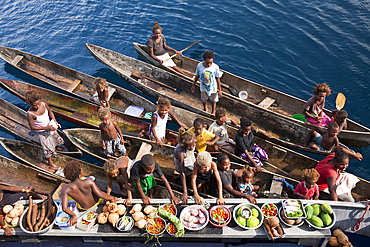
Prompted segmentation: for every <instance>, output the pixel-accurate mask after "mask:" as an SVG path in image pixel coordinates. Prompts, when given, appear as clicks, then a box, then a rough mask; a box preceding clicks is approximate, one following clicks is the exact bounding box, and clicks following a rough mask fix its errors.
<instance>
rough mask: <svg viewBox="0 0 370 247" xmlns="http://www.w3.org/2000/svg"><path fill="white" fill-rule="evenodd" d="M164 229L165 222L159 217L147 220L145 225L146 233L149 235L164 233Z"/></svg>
mask: <svg viewBox="0 0 370 247" xmlns="http://www.w3.org/2000/svg"><path fill="white" fill-rule="evenodd" d="M165 227H166V222H165V221H164V219H162V218H159V217H154V218H152V219H150V220H148V222H147V224H146V231H147V232H148V233H149V234H151V235H155V236H157V235H160V234H162V233H163V232H164V230H165Z"/></svg>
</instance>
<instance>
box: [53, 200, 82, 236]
mask: <svg viewBox="0 0 370 247" xmlns="http://www.w3.org/2000/svg"><path fill="white" fill-rule="evenodd" d="M68 208H69V209H70V210H71V211H72V212H73V213H74V214H75V215H76V216H77V217H78V215H79V211H78V208H77V204H76V202H74V201H69V202H68ZM61 213H65V212H64V211H63V210H62V203H60V204H59V207H58V212H57V217H56V218H55V219H56V220H55V225H57V226H59V228H60V230H73V229H75V228H76V224H75V225H74V226H71V225H70V224H69V223H68V220H67V222H66V223H62V224H59V222H58V221H57V218H58V215H59V214H61ZM65 214H66V213H65Z"/></svg>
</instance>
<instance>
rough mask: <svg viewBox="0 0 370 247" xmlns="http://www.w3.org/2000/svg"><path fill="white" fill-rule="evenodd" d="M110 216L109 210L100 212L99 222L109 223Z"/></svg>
mask: <svg viewBox="0 0 370 247" xmlns="http://www.w3.org/2000/svg"><path fill="white" fill-rule="evenodd" d="M108 216H109V213H108V212H105V213H100V214H99V215H98V223H99V224H105V223H107V221H108Z"/></svg>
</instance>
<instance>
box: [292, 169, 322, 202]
mask: <svg viewBox="0 0 370 247" xmlns="http://www.w3.org/2000/svg"><path fill="white" fill-rule="evenodd" d="M319 177H320V174H319V173H318V172H317V171H316V170H315V169H314V168H312V169H304V170H303V173H302V178H303V181H302V182H300V183H299V184H298V185H297V188H296V189H295V190H294V195H296V196H297V197H298V198H299V199H306V200H319V193H320V192H319V186H318V185H317V184H316V182H317V180H319Z"/></svg>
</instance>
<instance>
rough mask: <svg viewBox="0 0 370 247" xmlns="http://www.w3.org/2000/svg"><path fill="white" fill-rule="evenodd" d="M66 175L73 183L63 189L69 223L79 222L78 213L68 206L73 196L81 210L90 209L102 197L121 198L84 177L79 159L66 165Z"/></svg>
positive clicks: (108, 198)
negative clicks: (109, 193) (106, 191)
mask: <svg viewBox="0 0 370 247" xmlns="http://www.w3.org/2000/svg"><path fill="white" fill-rule="evenodd" d="M64 176H65V178H66V179H69V180H71V183H69V184H66V185H64V186H63V189H62V210H63V211H64V212H66V213H67V214H69V215H70V216H71V217H70V219H69V223H70V225H71V226H74V225H75V224H76V223H77V215H75V214H74V213H73V212H72V211H71V210H70V209H69V208H68V200H69V198H70V197H71V198H72V199H73V200H74V201H75V202H76V203H77V207H78V208H79V209H81V210H88V209H91V208H93V207H95V206H96V205H98V204H99V203H100V202H101V201H102V199H104V200H107V201H111V202H116V201H118V200H119V199H118V198H116V197H113V196H110V195H107V194H106V193H104V192H102V191H101V190H100V189H99V188H98V186H96V184H95V183H94V182H93V180H91V179H90V178H84V177H82V168H81V164H80V163H79V162H78V161H70V162H68V163H67V164H66V166H65V167H64Z"/></svg>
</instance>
